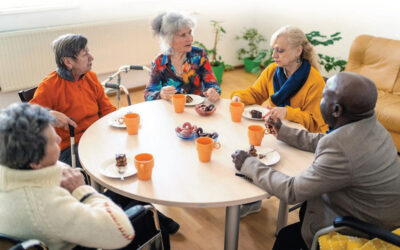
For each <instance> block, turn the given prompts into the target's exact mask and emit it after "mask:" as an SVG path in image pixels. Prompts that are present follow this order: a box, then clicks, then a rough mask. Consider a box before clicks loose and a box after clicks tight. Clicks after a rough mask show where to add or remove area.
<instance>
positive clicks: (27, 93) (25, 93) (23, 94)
mask: <svg viewBox="0 0 400 250" xmlns="http://www.w3.org/2000/svg"><path fill="white" fill-rule="evenodd" d="M36 89H37V87H33V88H30V89H25V90H21V91H19V92H18V95H19V98H20V99H21V102H29V101H30V100H31V99H32V98H33V95H34V94H35V91H36Z"/></svg>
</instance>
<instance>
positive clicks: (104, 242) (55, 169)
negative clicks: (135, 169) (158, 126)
mask: <svg viewBox="0 0 400 250" xmlns="http://www.w3.org/2000/svg"><path fill="white" fill-rule="evenodd" d="M61 172H62V167H61V166H51V167H46V168H43V169H39V170H15V169H10V168H8V167H4V166H1V165H0V233H4V234H9V235H13V236H17V237H21V238H25V239H30V238H36V239H39V240H41V241H43V242H44V243H46V244H47V246H48V247H49V248H50V249H71V248H73V247H75V245H82V246H86V247H93V248H107V249H110V248H111V249H115V248H120V247H123V246H125V245H127V244H128V243H129V242H130V241H131V240H132V239H133V237H134V230H133V227H132V225H131V223H130V221H129V219H128V217H127V216H126V215H125V213H124V211H123V210H122V209H120V208H119V207H118V206H117V205H116V204H114V203H113V202H112V201H111V200H110V199H108V198H107V197H105V196H103V195H101V194H99V193H97V192H96V191H95V190H94V189H93V188H92V187H90V186H81V187H78V188H77V189H75V190H74V192H73V193H72V195H71V194H70V193H69V192H68V191H67V190H66V189H64V188H62V187H60V183H61ZM89 193H93V195H91V196H89V197H88V198H87V199H85V200H84V201H83V202H80V201H79V200H80V199H82V197H84V196H85V195H87V194H89Z"/></svg>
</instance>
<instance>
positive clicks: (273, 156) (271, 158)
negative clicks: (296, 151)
mask: <svg viewBox="0 0 400 250" xmlns="http://www.w3.org/2000/svg"><path fill="white" fill-rule="evenodd" d="M256 149H257V154H265V153H267V155H266V156H265V157H264V158H262V159H260V158H259V157H258V156H257V159H259V160H260V161H261V162H262V163H264V164H265V165H269V166H271V165H275V164H277V163H278V162H279V161H280V160H281V155H280V154H279V153H278V152H277V151H276V150H274V151H273V149H272V148H267V147H262V148H261V147H256ZM271 151H272V152H271ZM268 152H270V153H268Z"/></svg>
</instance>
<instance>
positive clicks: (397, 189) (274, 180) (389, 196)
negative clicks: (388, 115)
mask: <svg viewBox="0 0 400 250" xmlns="http://www.w3.org/2000/svg"><path fill="white" fill-rule="evenodd" d="M376 100H377V90H376V87H375V84H374V83H373V82H372V81H371V80H370V79H368V78H366V77H364V76H361V75H357V74H353V73H339V74H337V75H335V76H333V77H331V78H330V79H329V80H328V81H327V84H326V86H325V89H324V92H323V97H322V100H321V104H320V108H321V113H322V116H323V118H324V120H325V122H326V123H327V124H328V125H329V127H330V131H328V133H327V134H316V133H309V132H307V131H305V130H298V129H293V128H289V127H287V126H285V125H284V124H282V122H281V121H280V120H279V119H277V118H273V117H270V118H269V119H268V120H266V127H268V128H269V129H270V130H271V133H272V134H273V135H274V136H275V137H276V138H277V139H278V140H281V141H284V142H286V143H287V144H290V145H291V146H294V147H296V148H299V149H302V150H306V151H310V152H315V159H314V162H313V163H312V165H311V166H310V167H309V168H308V169H307V170H306V171H304V172H303V173H302V174H300V175H299V176H296V177H290V176H287V175H285V174H283V173H281V172H279V171H276V170H274V169H273V168H270V167H268V166H266V165H264V164H263V163H261V162H260V161H259V160H257V159H256V158H254V157H250V155H249V154H248V153H247V152H245V151H241V150H238V151H236V152H235V154H233V155H232V158H233V162H234V163H235V167H236V169H237V170H239V171H241V173H242V174H244V175H246V176H248V177H250V178H251V179H252V180H253V182H254V184H256V185H258V186H260V187H261V188H263V189H265V190H266V191H267V192H268V193H270V194H272V195H275V196H277V197H278V198H279V199H281V200H284V201H285V202H288V203H290V204H294V203H300V202H303V201H306V206H303V211H304V209H305V213H304V214H303V215H301V216H300V217H301V219H300V222H298V223H295V224H292V225H289V226H287V227H285V228H283V229H282V230H281V231H280V232H279V234H278V237H277V239H276V241H275V244H274V249H307V248H308V247H310V246H311V243H312V239H313V236H314V234H315V233H316V232H317V231H318V230H319V229H321V228H323V227H326V226H328V225H331V224H332V222H333V219H334V218H336V217H338V216H346V215H351V216H354V217H356V218H358V219H361V220H364V221H367V222H370V223H373V224H376V225H379V226H381V227H383V228H386V229H388V230H393V229H395V228H397V227H400V212H399V211H400V163H399V160H398V156H397V150H396V148H395V146H394V144H393V141H392V138H391V136H390V135H389V133H388V132H387V131H386V130H385V128H383V126H382V125H381V124H380V123H379V122H378V121H377V120H376V117H375V112H374V108H375V104H376ZM300 214H302V213H300Z"/></svg>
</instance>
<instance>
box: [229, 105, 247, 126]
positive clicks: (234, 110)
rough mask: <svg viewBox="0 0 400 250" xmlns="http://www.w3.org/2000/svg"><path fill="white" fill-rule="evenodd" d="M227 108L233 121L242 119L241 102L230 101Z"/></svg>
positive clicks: (242, 107)
mask: <svg viewBox="0 0 400 250" xmlns="http://www.w3.org/2000/svg"><path fill="white" fill-rule="evenodd" d="M229 110H230V111H231V118H232V121H233V122H240V121H241V120H242V113H243V111H244V104H243V103H241V102H231V104H230V106H229Z"/></svg>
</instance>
